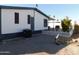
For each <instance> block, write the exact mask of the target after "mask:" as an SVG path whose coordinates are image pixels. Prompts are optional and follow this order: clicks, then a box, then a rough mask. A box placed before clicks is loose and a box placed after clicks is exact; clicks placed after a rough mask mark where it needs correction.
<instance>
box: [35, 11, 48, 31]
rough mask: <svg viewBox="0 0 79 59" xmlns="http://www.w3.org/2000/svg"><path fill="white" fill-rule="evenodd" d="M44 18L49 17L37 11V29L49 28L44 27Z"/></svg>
mask: <svg viewBox="0 0 79 59" xmlns="http://www.w3.org/2000/svg"><path fill="white" fill-rule="evenodd" d="M44 19H47V20H48V18H47V17H45V16H43V15H42V14H40V13H39V12H37V11H35V31H37V30H46V29H48V26H47V27H44Z"/></svg>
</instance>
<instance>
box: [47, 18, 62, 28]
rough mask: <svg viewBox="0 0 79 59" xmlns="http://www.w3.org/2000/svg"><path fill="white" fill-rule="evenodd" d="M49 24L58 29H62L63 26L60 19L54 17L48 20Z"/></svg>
mask: <svg viewBox="0 0 79 59" xmlns="http://www.w3.org/2000/svg"><path fill="white" fill-rule="evenodd" d="M48 26H49V27H50V28H51V29H53V28H54V29H56V28H58V29H61V28H62V27H61V21H60V20H56V19H55V20H54V19H52V20H49V21H48Z"/></svg>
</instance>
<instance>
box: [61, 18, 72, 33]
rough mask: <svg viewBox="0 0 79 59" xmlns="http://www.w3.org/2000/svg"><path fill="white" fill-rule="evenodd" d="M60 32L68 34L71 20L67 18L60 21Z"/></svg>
mask: <svg viewBox="0 0 79 59" xmlns="http://www.w3.org/2000/svg"><path fill="white" fill-rule="evenodd" d="M61 26H62V30H63V31H64V32H69V29H70V27H71V20H70V19H69V18H68V17H67V18H65V19H63V20H62V21H61Z"/></svg>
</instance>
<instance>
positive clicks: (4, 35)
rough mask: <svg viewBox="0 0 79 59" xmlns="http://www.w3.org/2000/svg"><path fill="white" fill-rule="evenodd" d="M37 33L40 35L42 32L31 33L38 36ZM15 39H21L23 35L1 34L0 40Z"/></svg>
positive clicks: (20, 33) (19, 33)
mask: <svg viewBox="0 0 79 59" xmlns="http://www.w3.org/2000/svg"><path fill="white" fill-rule="evenodd" d="M38 33H42V30H38V31H33V32H32V34H38ZM16 37H23V33H22V32H18V33H11V34H1V35H0V40H6V39H11V38H16Z"/></svg>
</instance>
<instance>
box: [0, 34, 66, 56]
mask: <svg viewBox="0 0 79 59" xmlns="http://www.w3.org/2000/svg"><path fill="white" fill-rule="evenodd" d="M54 38H55V36H51V35H45V34H34V35H33V37H32V38H23V37H20V38H16V39H14V40H11V41H7V42H6V43H5V44H0V54H1V55H24V54H41V55H43V54H56V53H57V52H58V51H60V50H61V49H62V48H64V47H65V46H64V45H56V44H55V43H54Z"/></svg>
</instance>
